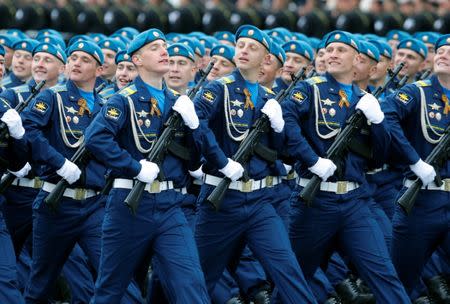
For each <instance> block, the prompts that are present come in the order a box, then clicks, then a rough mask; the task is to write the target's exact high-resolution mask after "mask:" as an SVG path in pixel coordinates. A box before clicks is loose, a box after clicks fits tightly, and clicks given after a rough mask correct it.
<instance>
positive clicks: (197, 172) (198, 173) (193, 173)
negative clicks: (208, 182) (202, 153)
mask: <svg viewBox="0 0 450 304" xmlns="http://www.w3.org/2000/svg"><path fill="white" fill-rule="evenodd" d="M202 167H203V165H201V166H200V168H198V169H197V170H195V171H189V174H190V175H191V176H192V177H193V178H195V179H203V176H204V175H205V173H203V170H202Z"/></svg>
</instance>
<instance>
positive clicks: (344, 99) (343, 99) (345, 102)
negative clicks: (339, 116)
mask: <svg viewBox="0 0 450 304" xmlns="http://www.w3.org/2000/svg"><path fill="white" fill-rule="evenodd" d="M339 96H340V97H341V100H340V101H339V107H341V108H342V107H343V106H344V105H345V106H346V107H347V108H348V107H350V102H348V98H347V94H345V91H344V90H339Z"/></svg>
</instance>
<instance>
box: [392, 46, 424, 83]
mask: <svg viewBox="0 0 450 304" xmlns="http://www.w3.org/2000/svg"><path fill="white" fill-rule="evenodd" d="M427 54H428V50H427V46H426V45H425V44H424V43H423V42H422V41H420V40H417V39H414V38H408V39H404V40H402V41H400V43H399V44H398V45H397V52H396V53H395V57H394V66H397V65H399V64H400V63H401V62H403V63H404V64H405V66H404V67H403V69H402V70H401V71H400V73H399V74H398V75H399V78H402V77H404V76H408V83H411V82H414V80H415V76H416V74H417V73H418V72H419V71H421V70H422V69H423V66H424V61H425V58H427Z"/></svg>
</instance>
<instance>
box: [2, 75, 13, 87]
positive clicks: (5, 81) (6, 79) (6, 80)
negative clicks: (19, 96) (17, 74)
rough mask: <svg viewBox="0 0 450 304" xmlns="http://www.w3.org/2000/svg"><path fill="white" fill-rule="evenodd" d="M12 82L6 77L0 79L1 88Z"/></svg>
mask: <svg viewBox="0 0 450 304" xmlns="http://www.w3.org/2000/svg"><path fill="white" fill-rule="evenodd" d="M11 82H12V80H11V77H9V76H7V77H6V78H3V79H2V86H6V85H8V84H10V83H11Z"/></svg>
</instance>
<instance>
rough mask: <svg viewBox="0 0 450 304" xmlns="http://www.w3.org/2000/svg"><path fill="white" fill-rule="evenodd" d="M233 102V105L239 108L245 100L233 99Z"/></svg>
mask: <svg viewBox="0 0 450 304" xmlns="http://www.w3.org/2000/svg"><path fill="white" fill-rule="evenodd" d="M230 102H231V104H232V105H233V106H235V107H238V108H240V107H241V106H242V105H243V104H244V102H242V101H239V100H237V99H236V100H232V101H230Z"/></svg>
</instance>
